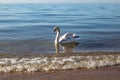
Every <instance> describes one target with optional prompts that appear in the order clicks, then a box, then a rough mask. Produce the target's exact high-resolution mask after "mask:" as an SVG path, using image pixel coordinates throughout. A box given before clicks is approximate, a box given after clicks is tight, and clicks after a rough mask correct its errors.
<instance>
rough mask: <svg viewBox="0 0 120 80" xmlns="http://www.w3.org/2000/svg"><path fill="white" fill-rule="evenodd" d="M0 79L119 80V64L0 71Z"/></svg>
mask: <svg viewBox="0 0 120 80" xmlns="http://www.w3.org/2000/svg"><path fill="white" fill-rule="evenodd" d="M0 80H120V65H117V66H111V67H102V68H98V69H82V70H81V69H76V70H65V71H53V72H35V73H0Z"/></svg>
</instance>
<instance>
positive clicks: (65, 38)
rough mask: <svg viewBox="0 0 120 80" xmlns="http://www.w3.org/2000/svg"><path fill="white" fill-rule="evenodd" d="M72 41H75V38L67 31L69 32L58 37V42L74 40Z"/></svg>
mask: <svg viewBox="0 0 120 80" xmlns="http://www.w3.org/2000/svg"><path fill="white" fill-rule="evenodd" d="M74 41H75V39H74V36H73V33H69V32H67V33H65V34H64V35H63V36H61V37H60V39H59V43H60V44H64V43H71V42H74Z"/></svg>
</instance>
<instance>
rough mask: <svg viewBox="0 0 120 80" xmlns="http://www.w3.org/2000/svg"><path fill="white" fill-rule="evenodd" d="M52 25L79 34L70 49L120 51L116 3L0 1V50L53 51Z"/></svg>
mask: <svg viewBox="0 0 120 80" xmlns="http://www.w3.org/2000/svg"><path fill="white" fill-rule="evenodd" d="M56 25H57V26H59V27H60V28H61V34H63V33H65V32H74V33H76V34H77V35H79V36H80V37H79V38H78V39H77V42H79V44H78V45H77V46H75V47H74V49H73V52H119V51H120V5H119V4H0V53H21V54H22V53H39V54H41V53H55V49H54V39H55V35H56V34H55V33H53V32H52V29H53V27H54V26H56Z"/></svg>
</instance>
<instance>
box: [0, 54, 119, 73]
mask: <svg viewBox="0 0 120 80" xmlns="http://www.w3.org/2000/svg"><path fill="white" fill-rule="evenodd" d="M119 64H120V54H119V53H117V54H115V53H113V54H104V53H102V54H91V55H81V54H79V55H76V54H74V55H70V54H69V55H68V56H59V55H58V56H34V57H25V56H22V57H14V56H13V57H1V58H0V72H5V73H7V72H38V71H51V70H68V69H80V68H87V69H89V68H97V67H104V66H113V65H119Z"/></svg>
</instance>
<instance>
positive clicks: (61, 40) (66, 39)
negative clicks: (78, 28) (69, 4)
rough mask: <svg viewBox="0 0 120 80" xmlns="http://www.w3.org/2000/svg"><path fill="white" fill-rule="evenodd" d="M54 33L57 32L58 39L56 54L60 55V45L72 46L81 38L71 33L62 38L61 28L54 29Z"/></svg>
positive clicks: (56, 39)
mask: <svg viewBox="0 0 120 80" xmlns="http://www.w3.org/2000/svg"><path fill="white" fill-rule="evenodd" d="M54 32H56V33H57V34H56V38H55V47H56V50H57V51H56V53H59V50H58V49H59V44H60V45H64V44H71V43H75V42H76V41H75V38H77V37H79V36H76V34H75V33H70V32H67V33H65V34H64V35H62V36H61V37H60V29H59V27H55V28H54Z"/></svg>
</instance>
